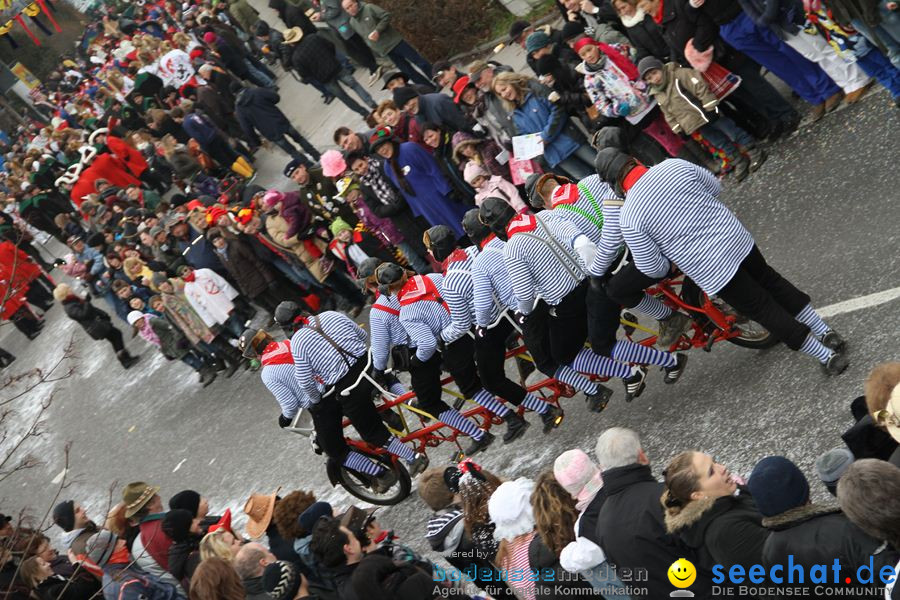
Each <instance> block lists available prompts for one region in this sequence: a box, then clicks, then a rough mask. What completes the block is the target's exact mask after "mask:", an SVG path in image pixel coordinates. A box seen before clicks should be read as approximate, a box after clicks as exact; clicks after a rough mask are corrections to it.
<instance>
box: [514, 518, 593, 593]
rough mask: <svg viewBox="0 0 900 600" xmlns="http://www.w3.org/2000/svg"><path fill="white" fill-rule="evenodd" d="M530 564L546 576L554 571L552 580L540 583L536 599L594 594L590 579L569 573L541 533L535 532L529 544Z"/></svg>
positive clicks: (532, 568) (536, 591) (533, 569)
mask: <svg viewBox="0 0 900 600" xmlns="http://www.w3.org/2000/svg"><path fill="white" fill-rule="evenodd" d="M528 564H529V566H530V567H531V570H532V571H538V572H540V573H542V574H544V576H546V574H547V573H549V572H553V580H552V582H547V583H546V584H545V585H540V584H538V586H537V587H536V588H535V595H534V597H535V600H563V599H566V598H571V597H573V596H575V597H579V596H581V595H585V596H593V595H594V591H593V590H594V587H593V586H592V585H591V583H590V582H589V581H586V580H585V579H583V578H581V576H579V575H574V574H572V573H567V572H566V571H565V570H564V569H563V568H562V567H561V566H560V564H559V557H558V556H556V554H554V553H553V551H552V550H550V548H548V547H547V544H545V543H544V541H543V540H542V539H541V536H540V534H535V536H534V538H533V539H532V540H531V544H530V545H529V546H528ZM545 582H546V579H545Z"/></svg>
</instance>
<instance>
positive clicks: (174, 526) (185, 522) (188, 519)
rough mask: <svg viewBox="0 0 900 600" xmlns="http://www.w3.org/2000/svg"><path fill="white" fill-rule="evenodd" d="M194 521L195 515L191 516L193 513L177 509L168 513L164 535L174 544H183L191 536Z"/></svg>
mask: <svg viewBox="0 0 900 600" xmlns="http://www.w3.org/2000/svg"><path fill="white" fill-rule="evenodd" d="M193 521H194V515H193V514H191V511H189V510H185V509H183V508H176V509H175V510H170V511H169V512H167V513H166V516H165V517H163V521H162V526H161V528H162V530H163V533H165V534H166V535H167V536H169V537H170V538H172V541H173V542H183V541H185V540H187V539H188V537H189V536H190V535H191V523H192V522H193Z"/></svg>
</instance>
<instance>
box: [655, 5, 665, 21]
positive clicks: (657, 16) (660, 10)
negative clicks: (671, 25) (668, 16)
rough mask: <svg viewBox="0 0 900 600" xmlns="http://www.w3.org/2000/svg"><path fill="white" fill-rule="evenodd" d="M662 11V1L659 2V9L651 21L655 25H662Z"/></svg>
mask: <svg viewBox="0 0 900 600" xmlns="http://www.w3.org/2000/svg"><path fill="white" fill-rule="evenodd" d="M664 11H665V8H663V0H659V8H658V9H656V14H655V15H653V20H654V21H655V22H656V24H657V25H659V24H660V23H662V20H663V16H664V15H663V12H664Z"/></svg>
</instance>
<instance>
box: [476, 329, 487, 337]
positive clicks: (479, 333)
mask: <svg viewBox="0 0 900 600" xmlns="http://www.w3.org/2000/svg"><path fill="white" fill-rule="evenodd" d="M486 335H487V327H476V328H475V337H477V338H478V339H479V340H483V339H484V336H486Z"/></svg>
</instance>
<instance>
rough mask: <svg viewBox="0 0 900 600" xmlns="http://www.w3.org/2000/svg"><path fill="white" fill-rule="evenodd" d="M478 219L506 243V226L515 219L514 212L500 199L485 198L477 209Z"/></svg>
mask: <svg viewBox="0 0 900 600" xmlns="http://www.w3.org/2000/svg"><path fill="white" fill-rule="evenodd" d="M478 218H479V219H481V222H482V223H484V224H485V225H487V226H488V227H489V228H490V230H491V231H493V232H494V233H495V234H497V237H498V238H500V239H501V240H503V241H506V240H507V236H506V226H507V225H509V222H510V221H512V220H513V219H515V218H516V211H515V210H514V209H513V207H512V206H510V205H509V204H507V203H506V201H505V200H503V199H502V198H485V200H484V202H482V203H481V206H480V207H479V208H478Z"/></svg>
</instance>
